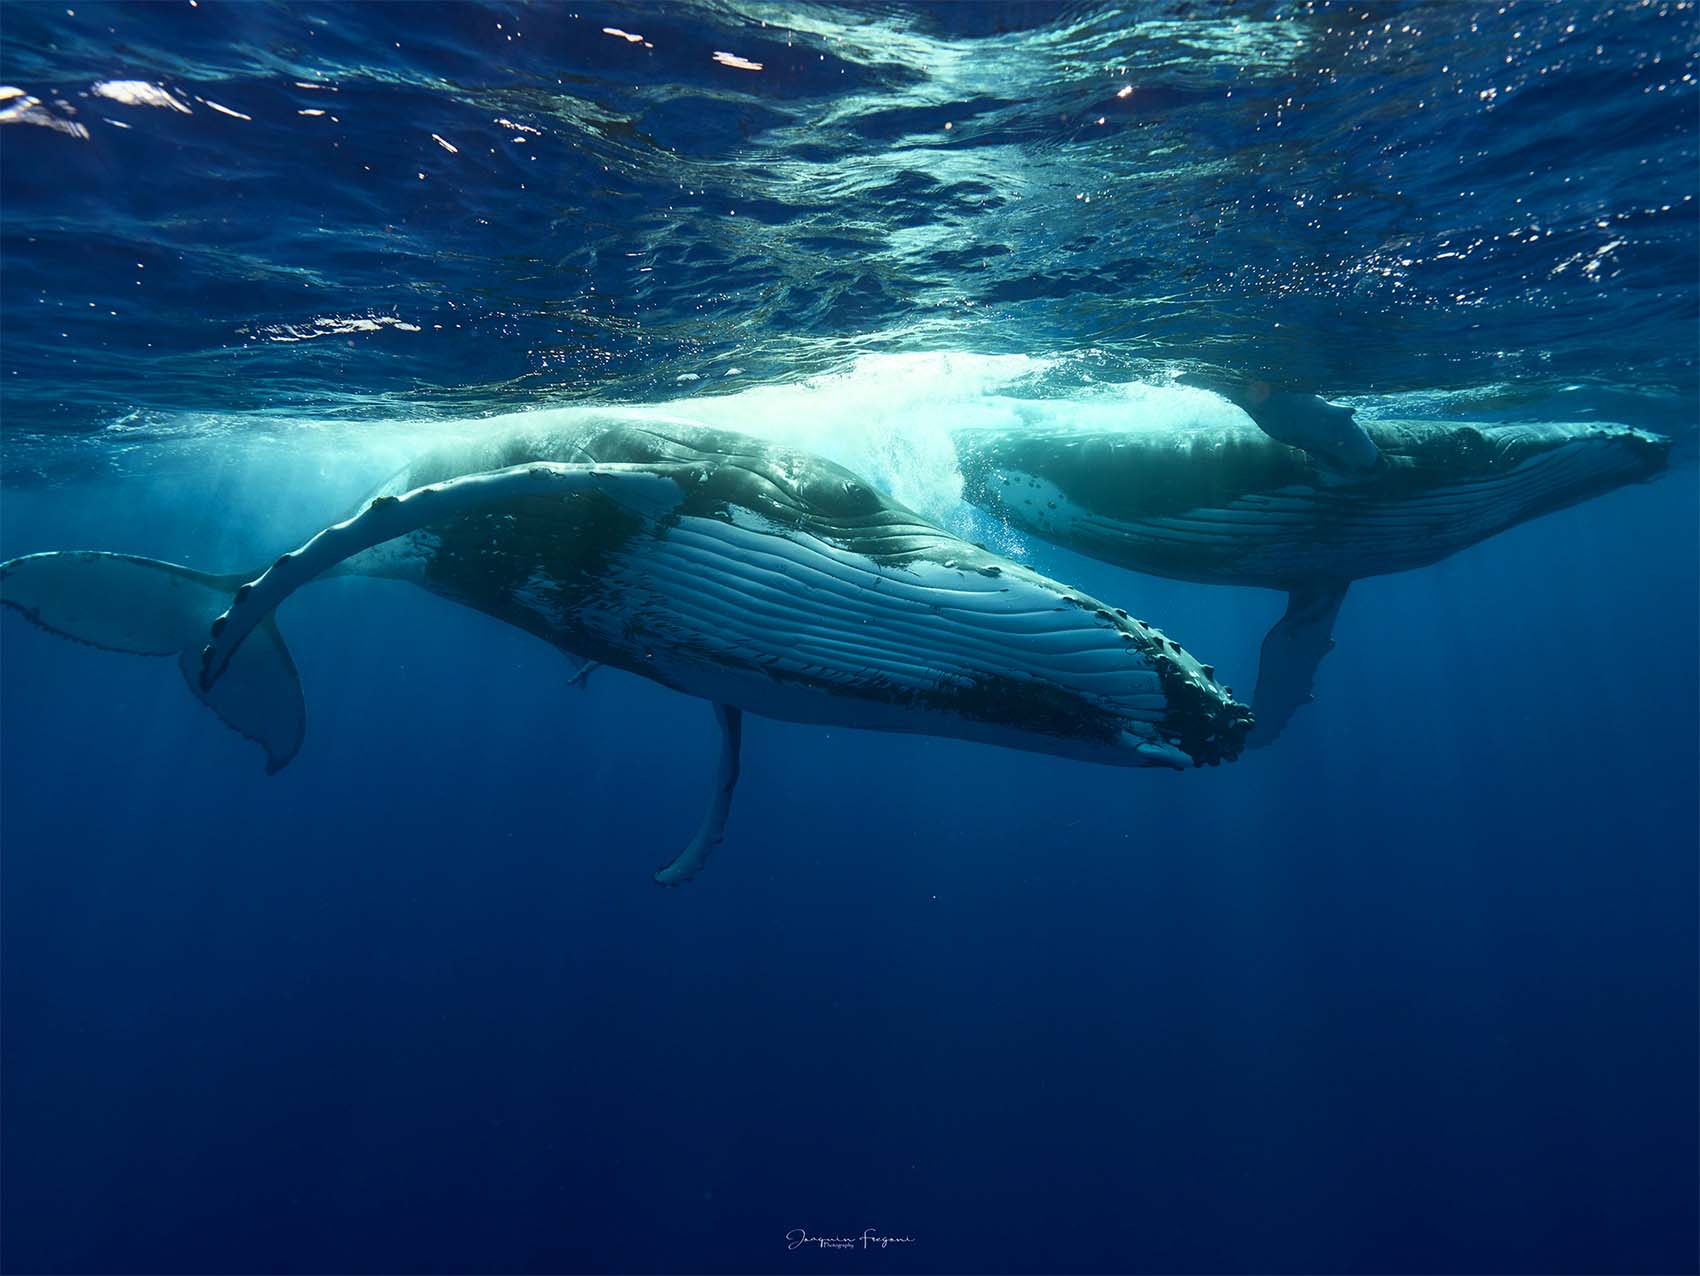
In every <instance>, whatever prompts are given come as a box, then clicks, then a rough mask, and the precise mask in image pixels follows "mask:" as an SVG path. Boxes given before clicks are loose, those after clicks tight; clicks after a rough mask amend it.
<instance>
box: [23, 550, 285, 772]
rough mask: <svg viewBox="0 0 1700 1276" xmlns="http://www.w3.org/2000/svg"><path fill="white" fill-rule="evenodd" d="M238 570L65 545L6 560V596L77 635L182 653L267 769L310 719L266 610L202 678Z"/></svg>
mask: <svg viewBox="0 0 1700 1276" xmlns="http://www.w3.org/2000/svg"><path fill="white" fill-rule="evenodd" d="M241 580H242V577H240V576H218V575H212V574H209V573H207V572H198V571H195V570H193V569H191V568H188V567H181V566H179V565H178V564H176V563H164V562H160V561H159V560H157V559H153V558H141V557H138V556H136V555H134V554H110V553H105V552H101V551H96V550H67V551H62V552H59V553H51V554H30V555H27V556H26V557H24V558H14V559H13V560H12V561H11V562H8V563H0V603H4V604H5V605H6V606H8V607H11V608H13V609H14V610H16V611H18V612H20V613H21V614H22V615H24V616H25V617H27V618H28V619H29V620H31V621H33V622H34V623H35V624H36V625H39V626H40V627H41V628H43V629H45V630H47V631H48V632H49V633H54V634H58V635H59V636H60V637H62V638H69V639H71V640H72V641H74V642H80V643H86V644H88V645H89V646H91V647H99V648H101V649H102V650H105V651H121V652H128V653H130V654H132V655H138V656H176V657H177V663H178V667H179V668H180V669H182V670H183V673H184V677H185V678H187V680H188V682H189V690H190V691H192V692H194V693H195V695H196V697H197V698H199V699H200V700H202V701H203V702H204V703H206V704H207V705H208V706H209V707H210V708H211V709H212V710H213V712H215V713H217V714H218V716H219V717H220V718H222V719H223V720H224V722H225V723H226V724H227V725H229V726H231V727H233V728H235V730H237V731H238V732H240V733H241V734H242V735H245V736H247V737H248V738H249V739H250V740H254V741H256V742H257V743H258V744H260V746H261V747H262V748H264V749H265V751H266V770H267V772H268V773H270V772H275V771H277V770H278V769H279V768H281V767H282V766H283V765H284V764H285V763H287V762H288V761H289V759H290V758H292V757H294V756H295V752H296V750H297V749H299V748H300V747H301V739H302V736H303V735H304V734H305V733H306V729H307V715H306V710H305V708H304V707H303V702H302V697H301V680H300V679H299V678H298V677H297V676H296V673H295V662H294V661H293V660H291V659H290V656H289V649H288V648H287V647H285V646H284V643H283V636H282V635H281V634H279V633H278V631H277V626H276V625H275V624H274V623H272V622H271V620H269V619H268V620H267V621H266V622H265V623H264V624H263V625H262V626H261V627H260V630H259V632H257V633H256V634H255V635H254V639H253V641H251V642H249V643H248V644H246V645H245V646H244V647H243V649H242V652H241V653H240V655H239V656H238V657H237V658H236V659H234V660H233V661H232V662H231V666H230V670H229V672H228V674H227V675H226V677H225V678H223V679H222V680H220V682H219V683H218V685H217V686H216V687H214V688H213V689H212V690H211V691H204V690H202V688H201V686H200V678H199V672H200V658H201V646H202V644H203V643H204V642H205V641H206V630H207V626H208V625H209V624H210V623H211V622H212V618H213V617H214V616H216V615H218V613H219V612H220V610H222V609H223V607H224V606H225V604H226V603H227V602H228V601H229V600H230V594H231V591H232V590H234V589H235V588H236V586H237V585H238V584H240V583H241Z"/></svg>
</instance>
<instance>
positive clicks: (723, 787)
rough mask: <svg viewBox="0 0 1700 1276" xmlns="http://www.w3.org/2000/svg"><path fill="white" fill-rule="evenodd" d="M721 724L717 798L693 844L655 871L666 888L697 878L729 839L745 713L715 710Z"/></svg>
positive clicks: (732, 709)
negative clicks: (728, 830) (733, 791)
mask: <svg viewBox="0 0 1700 1276" xmlns="http://www.w3.org/2000/svg"><path fill="white" fill-rule="evenodd" d="M714 720H715V721H716V722H718V723H719V724H720V764H719V766H718V767H717V768H716V770H715V777H714V797H713V798H712V799H711V800H710V801H709V804H708V810H706V811H704V812H703V815H702V824H701V825H700V826H699V827H698V828H697V833H696V836H695V837H693V838H692V839H691V844H690V845H689V846H687V847H686V848H685V849H684V850H682V851H680V852H679V853H678V855H676V856H674V858H673V859H672V860H671V861H670V862H668V863H666V864H663V865H662V866H661V867H660V868H658V869H656V870H655V880H656V881H658V882H660V883H661V884H662V885H663V886H677V885H679V884H680V883H681V882H688V881H690V880H691V878H693V877H695V876H696V875H697V873H698V872H699V871H701V869H702V866H703V865H704V864H706V863H707V862H708V853H709V852H710V851H712V850H713V849H714V848H715V847H717V846H719V845H720V843H721V842H722V841H723V840H725V837H726V817H727V816H729V815H730V814H731V813H732V790H733V789H735V788H737V787H738V752H739V748H740V746H741V745H742V744H743V738H744V711H743V710H742V709H739V708H736V707H734V706H732V705H728V704H717V705H715V706H714Z"/></svg>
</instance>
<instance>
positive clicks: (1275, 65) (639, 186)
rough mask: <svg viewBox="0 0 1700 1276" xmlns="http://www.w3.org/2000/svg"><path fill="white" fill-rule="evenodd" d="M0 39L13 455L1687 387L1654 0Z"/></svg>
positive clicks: (158, 15)
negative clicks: (1256, 388)
mask: <svg viewBox="0 0 1700 1276" xmlns="http://www.w3.org/2000/svg"><path fill="white" fill-rule="evenodd" d="M0 24H3V27H0V32H3V44H0V82H3V83H4V84H5V85H6V86H7V87H6V88H5V90H4V92H5V94H6V95H7V96H6V98H5V100H4V101H0V123H4V124H5V125H6V126H7V127H5V128H4V129H3V131H0V140H3V146H0V183H3V189H4V220H3V227H4V238H3V244H0V248H3V252H4V259H5V288H4V298H3V309H0V316H3V320H4V337H5V340H4V350H3V355H0V370H3V377H0V380H3V382H4V393H5V398H4V407H5V418H6V420H5V426H6V431H7V438H8V445H9V446H8V460H9V462H10V473H11V476H12V478H13V479H14V481H18V480H23V479H27V478H29V477H30V476H31V475H35V474H39V473H41V472H42V471H44V470H48V469H51V468H53V467H55V466H61V465H65V464H68V463H70V462H71V460H72V458H73V457H76V458H80V459H81V461H85V462H86V461H87V460H89V459H90V457H91V456H93V457H95V458H97V459H101V460H103V461H108V462H109V461H110V460H111V459H112V457H113V456H114V455H116V454H117V453H114V452H113V451H111V450H110V449H107V448H106V445H108V444H115V443H121V444H122V445H123V447H124V448H125V449H128V450H129V451H130V452H133V451H134V450H135V449H136V448H137V447H139V446H143V445H145V444H146V443H147V442H148V441H149V440H151V439H152V438H154V437H155V436H157V435H161V434H172V433H177V434H181V433H183V432H185V431H187V432H191V433H204V432H206V431H207V430H209V429H212V428H215V427H218V428H226V429H247V428H250V427H251V424H252V419H251V418H246V419H245V418H241V417H234V418H232V417H230V416H229V414H236V413H244V412H252V411H254V410H262V409H263V410H266V411H268V412H272V413H274V414H275V413H283V414H291V413H295V414H300V413H306V414H311V415H316V416H317V417H320V418H324V417H331V416H336V417H357V418H378V417H396V416H407V415H419V414H426V413H428V414H433V415H442V414H446V413H456V414H479V413H484V412H493V411H497V410H513V409H515V408H520V407H524V406H527V405H528V404H538V403H559V402H564V401H568V400H575V399H584V398H592V397H594V398H597V399H625V400H633V399H643V400H656V399H662V398H667V397H670V396H672V395H675V394H677V393H680V392H681V391H682V390H688V391H691V392H695V393H701V392H703V391H705V390H716V389H723V388H731V387H730V386H728V385H727V379H728V378H734V381H733V382H732V385H734V386H735V385H747V384H748V383H749V382H751V381H757V382H768V381H782V380H789V379H796V378H801V377H805V376H808V375H811V374H819V373H822V372H831V371H834V370H841V369H843V368H845V367H846V366H847V365H849V364H850V363H851V361H852V360H854V359H855V358H856V357H857V356H859V355H864V354H868V353H892V352H902V353H915V352H923V351H929V350H946V349H956V350H972V351H974V352H976V353H978V354H1023V355H1029V356H1036V357H1040V358H1045V359H1048V360H1050V361H1051V363H1050V365H1049V366H1051V367H1052V369H1053V371H1052V376H1053V378H1054V379H1055V383H1054V384H1053V385H1052V386H1051V387H1050V389H1049V390H1048V391H1047V390H1046V388H1045V387H1040V392H1041V393H1044V392H1051V393H1069V392H1072V389H1073V388H1075V387H1078V386H1080V385H1082V384H1085V383H1088V382H1092V381H1126V380H1130V379H1136V378H1140V379H1147V380H1161V379H1163V378H1166V377H1169V376H1172V375H1173V374H1174V372H1175V371H1176V370H1177V369H1181V368H1185V367H1189V366H1197V365H1201V364H1203V365H1216V366H1219V367H1224V368H1231V369H1235V370H1240V371H1252V372H1257V373H1260V374H1263V375H1268V376H1272V377H1277V378H1279V379H1280V380H1282V381H1283V382H1284V383H1292V384H1297V385H1302V386H1305V387H1307V388H1311V389H1315V390H1318V391H1321V392H1323V393H1327V394H1331V395H1338V396H1360V397H1371V398H1373V397H1375V396H1395V395H1397V396H1407V397H1408V396H1413V395H1419V396H1421V395H1426V396H1433V397H1434V399H1435V402H1436V403H1439V404H1441V405H1442V406H1455V405H1456V401H1457V400H1459V399H1463V400H1465V401H1466V402H1467V404H1468V406H1469V407H1470V408H1471V409H1472V411H1473V412H1474V413H1475V414H1476V415H1480V414H1481V413H1482V412H1483V411H1486V410H1496V411H1512V412H1515V411H1517V410H1518V405H1520V404H1531V403H1535V404H1546V403H1547V402H1548V401H1550V399H1551V398H1552V397H1553V396H1570V397H1571V399H1572V400H1573V401H1572V402H1570V403H1567V405H1566V409H1567V410H1566V411H1565V412H1564V413H1563V414H1562V415H1565V416H1567V417H1575V416H1576V415H1578V414H1579V413H1584V414H1585V413H1593V414H1604V415H1607V416H1610V417H1612V418H1613V419H1619V420H1623V419H1628V420H1633V421H1637V422H1638V423H1646V424H1651V425H1653V426H1655V427H1657V428H1665V429H1670V428H1671V423H1672V420H1673V418H1675V419H1678V420H1680V419H1684V418H1686V417H1687V416H1690V415H1691V414H1692V410H1691V408H1690V407H1689V406H1688V405H1689V404H1691V403H1692V400H1693V397H1694V395H1695V390H1696V374H1695V342H1694V324H1695V321H1696V315H1697V306H1696V289H1697V283H1696V280H1697V276H1700V255H1697V248H1696V200H1695V190H1696V146H1695V127H1694V125H1695V113H1696V96H1695V85H1696V66H1697V62H1696V47H1697V19H1696V14H1695V8H1694V5H1693V4H1692V3H1683V2H1680V0H1657V2H1651V3H1613V4H1515V3H1514V4H1507V5H1505V6H1503V7H1495V6H1486V5H1474V4H1463V3H1452V2H1450V0H1448V2H1446V3H1437V4H1417V5H1404V6H1379V5H1354V4H1346V5H1339V4H1336V5H1328V4H1297V5H1292V4H1288V5H1255V4H1254V5H1246V6H1237V7H1233V8H1227V7H1216V6H1207V5H1195V4H1188V3H1176V4H1155V5H1140V6H1132V7H1129V8H1119V7H1110V6H1097V5H1093V6H1082V5H1054V4H1031V5H1009V6H1000V7H992V6H983V5H982V6H967V5H920V6H916V5H910V6H903V7H894V6H886V5H856V6H844V7H836V8H835V7H829V6H814V5H763V4H754V3H745V4H738V3H709V4H700V5H692V6H677V5H666V6H613V5H580V6H572V7H568V6H560V5H551V6H538V7H527V6H511V5H476V6H475V5H453V6H450V5H426V6H414V5H405V4H383V5H363V4H334V5H333V4H322V5H315V4H290V5H276V6H260V5H252V4H237V5H213V4H203V5H195V4H192V3H184V4H173V5H169V6H153V5H129V4H126V5H112V4H83V3H77V4H75V5H74V7H68V6H65V5H59V4H55V5H27V4H12V5H7V6H6V7H5V10H4V12H3V14H0ZM740 379H741V380H740ZM1578 395H1581V396H1583V397H1584V399H1586V402H1583V403H1581V404H1580V405H1578V404H1577V403H1576V402H1574V400H1575V397H1576V396H1578ZM1408 406H1409V405H1408V404H1407V407H1408ZM1530 410H1531V411H1534V410H1535V409H1530ZM1540 412H1547V414H1549V415H1551V413H1550V411H1549V409H1548V407H1546V406H1543V407H1541V408H1540V409H1539V410H1538V411H1537V414H1539V413H1540ZM215 418H216V419H215ZM91 433H93V434H94V435H95V436H96V437H94V438H92V439H91V438H90V437H88V436H89V435H90V434H91ZM115 435H117V436H122V437H121V438H115V437H114V436H115ZM91 444H92V445H93V446H92V448H91ZM103 449H105V450H103Z"/></svg>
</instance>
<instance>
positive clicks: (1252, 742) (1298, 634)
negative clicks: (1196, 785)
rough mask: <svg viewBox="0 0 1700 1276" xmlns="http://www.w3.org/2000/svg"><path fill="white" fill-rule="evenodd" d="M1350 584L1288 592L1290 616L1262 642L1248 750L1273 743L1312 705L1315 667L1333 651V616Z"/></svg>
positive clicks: (1318, 584) (1321, 583) (1320, 585)
mask: <svg viewBox="0 0 1700 1276" xmlns="http://www.w3.org/2000/svg"><path fill="white" fill-rule="evenodd" d="M1350 584H1351V582H1350V581H1318V582H1315V583H1312V584H1308V585H1304V586H1301V587H1299V588H1297V589H1290V590H1288V591H1287V611H1286V614H1285V615H1283V616H1282V617H1281V619H1280V620H1278V621H1276V622H1275V625H1274V627H1273V628H1272V629H1270V631H1269V632H1268V633H1267V634H1266V635H1264V639H1263V651H1262V655H1261V657H1260V658H1259V660H1258V665H1257V691H1256V692H1255V693H1254V694H1253V696H1252V704H1251V712H1252V716H1253V717H1254V718H1255V719H1256V721H1255V723H1254V724H1253V725H1252V728H1251V734H1250V735H1248V736H1247V737H1246V747H1247V748H1248V749H1260V748H1263V747H1264V746H1265V745H1268V744H1271V743H1273V742H1274V740H1275V737H1276V736H1278V735H1280V734H1281V730H1282V728H1283V727H1285V726H1286V725H1287V721H1288V719H1290V718H1291V717H1292V716H1293V714H1294V713H1295V712H1296V711H1297V710H1298V709H1299V707H1300V706H1301V705H1306V704H1309V703H1310V701H1311V699H1312V696H1311V684H1312V682H1313V681H1314V680H1315V678H1316V668H1317V666H1318V665H1320V664H1321V663H1322V658H1323V657H1324V656H1326V655H1327V654H1328V653H1329V652H1330V651H1332V650H1334V640H1333V638H1332V636H1331V635H1332V633H1333V630H1334V617H1335V616H1336V615H1338V614H1339V611H1340V604H1341V602H1342V601H1344V599H1345V597H1346V590H1347V588H1348V587H1349V586H1350Z"/></svg>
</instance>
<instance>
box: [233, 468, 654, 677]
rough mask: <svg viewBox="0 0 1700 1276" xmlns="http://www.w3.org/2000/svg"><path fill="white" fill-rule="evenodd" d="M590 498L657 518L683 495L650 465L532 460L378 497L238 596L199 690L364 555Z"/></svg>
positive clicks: (281, 561)
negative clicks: (474, 518) (501, 510)
mask: <svg viewBox="0 0 1700 1276" xmlns="http://www.w3.org/2000/svg"><path fill="white" fill-rule="evenodd" d="M591 491H596V492H601V493H603V494H604V495H606V496H608V497H610V498H611V499H613V500H614V501H616V502H618V503H619V504H621V505H625V506H628V507H631V508H635V509H637V510H639V511H640V512H643V513H646V514H652V515H653V514H661V513H665V512H666V511H668V510H671V509H673V508H674V507H676V506H677V505H678V503H679V502H680V501H681V500H683V499H684V495H685V489H684V487H683V486H682V485H681V483H680V480H679V479H678V478H676V477H674V476H673V475H671V474H665V473H661V472H658V471H657V470H656V468H655V467H654V466H652V465H624V464H593V465H583V464H577V465H574V464H563V463H561V462H555V461H535V462H532V463H530V464H526V465H515V466H510V467H509V468H507V469H502V470H491V471H487V472H485V473H482V474H468V475H466V476H465V477H463V478H456V479H450V480H448V481H447V482H443V483H434V484H431V485H429V486H427V487H421V488H416V489H415V490H413V491H411V492H407V493H405V494H404V495H401V496H380V497H377V498H376V499H375V500H373V501H372V503H371V504H370V505H368V506H367V507H366V508H365V509H364V510H362V511H361V512H360V513H358V514H356V515H355V516H354V517H353V518H350V519H348V520H346V521H345V522H341V523H337V524H336V525H334V526H332V527H327V528H326V529H325V530H324V531H322V532H320V533H319V534H318V535H317V536H315V537H313V539H312V540H310V541H308V542H307V543H306V544H305V545H303V546H302V547H301V548H300V549H298V550H296V551H295V552H294V553H292V554H285V555H283V556H282V557H281V558H279V559H278V560H277V562H275V563H273V564H272V565H271V566H270V567H269V568H267V569H266V571H264V572H262V573H261V574H260V575H259V576H258V577H257V578H256V579H254V580H253V581H250V582H249V583H248V584H246V585H243V586H242V587H241V588H240V589H238V590H237V591H236V598H235V600H234V601H233V602H232V603H231V604H230V607H229V609H228V610H227V611H226V612H225V613H224V614H223V615H222V616H219V617H218V618H217V619H216V620H214V621H213V622H212V625H211V635H212V637H211V641H210V642H208V643H207V645H206V647H205V648H204V649H203V650H202V652H201V667H200V675H199V682H200V685H201V686H202V687H203V688H206V689H210V688H211V687H212V686H213V685H214V684H215V683H217V681H218V680H219V678H220V677H222V676H223V674H224V671H225V669H226V667H227V666H228V665H229V663H230V659H231V657H232V656H233V655H234V654H235V652H236V650H237V648H239V647H240V646H241V645H242V640H243V639H244V638H246V637H247V636H248V635H249V634H250V633H252V632H253V631H254V629H255V627H256V626H257V625H259V623H260V622H261V621H262V620H264V619H265V618H266V617H267V616H269V615H271V614H272V612H273V611H275V610H276V609H277V607H278V605H279V604H280V603H282V602H283V600H284V599H286V598H288V597H289V596H290V595H291V594H292V593H294V592H295V591H296V590H297V589H299V588H300V587H301V586H302V585H305V584H306V583H307V582H308V581H310V580H312V579H314V578H315V577H317V576H321V575H323V574H324V573H325V572H327V571H329V570H330V569H331V568H333V567H335V566H336V565H337V564H339V563H341V562H342V561H343V560H345V559H348V558H352V557H353V556H354V555H355V554H358V553H360V552H361V551H362V550H367V549H371V548H372V547H373V546H374V545H381V544H383V543H384V542H385V541H390V540H394V539H395V538H396V537H398V536H406V535H407V534H408V533H410V532H416V531H418V530H420V529H421V528H423V527H428V526H430V525H431V524H432V523H437V522H441V521H443V520H445V519H451V518H454V517H456V516H458V515H462V514H471V513H475V512H477V511H479V510H483V509H488V508H489V507H491V506H493V505H500V504H503V503H505V502H508V501H514V500H518V499H521V498H524V497H534V496H562V497H570V496H575V495H578V494H580V493H583V492H591Z"/></svg>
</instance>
